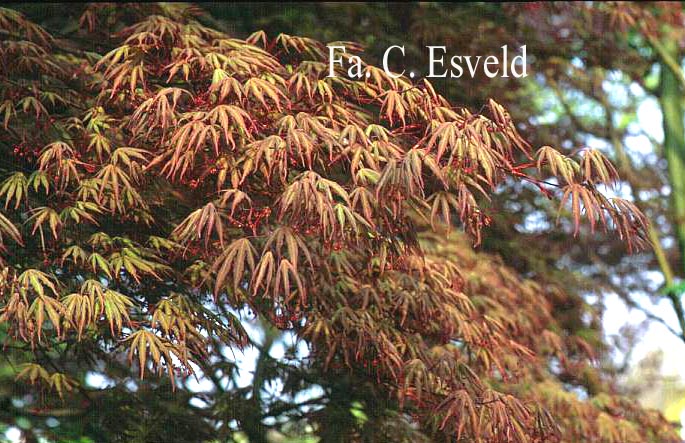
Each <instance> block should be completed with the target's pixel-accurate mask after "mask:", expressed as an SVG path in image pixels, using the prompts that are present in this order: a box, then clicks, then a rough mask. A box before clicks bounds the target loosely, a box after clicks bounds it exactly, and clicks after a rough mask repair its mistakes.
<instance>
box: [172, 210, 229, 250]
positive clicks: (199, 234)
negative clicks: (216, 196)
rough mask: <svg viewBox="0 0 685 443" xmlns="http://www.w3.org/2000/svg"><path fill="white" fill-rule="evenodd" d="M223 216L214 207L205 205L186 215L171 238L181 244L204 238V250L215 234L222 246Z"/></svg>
mask: <svg viewBox="0 0 685 443" xmlns="http://www.w3.org/2000/svg"><path fill="white" fill-rule="evenodd" d="M222 216H223V214H222V213H221V212H220V211H219V209H218V208H217V207H216V206H215V205H214V203H207V204H206V205H204V206H203V207H202V208H199V209H197V210H195V211H193V212H192V213H190V214H189V215H188V217H186V218H185V220H183V221H182V222H181V223H180V224H179V225H178V226H176V228H175V229H174V231H173V233H172V237H173V238H176V239H178V240H179V241H180V242H182V243H189V242H191V241H195V240H201V239H202V238H203V237H204V243H205V248H206V247H208V246H209V241H210V240H211V238H212V234H213V233H215V234H216V236H217V238H218V240H219V244H220V246H221V247H222V248H223V246H224V227H223V226H224V225H223V222H222V220H221V218H222Z"/></svg>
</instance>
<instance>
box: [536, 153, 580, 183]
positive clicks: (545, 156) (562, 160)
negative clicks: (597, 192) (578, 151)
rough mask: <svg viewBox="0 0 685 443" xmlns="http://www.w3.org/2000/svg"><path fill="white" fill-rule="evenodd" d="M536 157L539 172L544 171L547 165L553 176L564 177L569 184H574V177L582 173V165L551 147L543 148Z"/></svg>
mask: <svg viewBox="0 0 685 443" xmlns="http://www.w3.org/2000/svg"><path fill="white" fill-rule="evenodd" d="M535 155H536V157H537V168H538V170H539V171H542V168H543V166H544V165H545V164H546V165H547V166H548V168H549V170H550V172H551V173H552V175H555V176H560V177H562V178H563V179H564V181H566V183H567V184H571V183H573V182H574V177H575V176H576V174H578V173H579V172H580V165H579V164H578V163H577V162H576V161H575V160H573V159H572V158H569V157H566V156H565V155H563V154H562V153H560V152H559V151H557V150H556V149H554V148H552V147H551V146H543V147H542V148H540V149H538V151H537V153H536V154H535Z"/></svg>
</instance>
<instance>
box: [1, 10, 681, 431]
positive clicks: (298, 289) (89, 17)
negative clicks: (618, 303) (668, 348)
mask: <svg viewBox="0 0 685 443" xmlns="http://www.w3.org/2000/svg"><path fill="white" fill-rule="evenodd" d="M210 22H211V19H210V18H209V17H207V16H205V15H202V13H201V11H199V10H198V9H197V8H193V7H187V6H185V5H156V6H136V7H126V8H122V7H119V6H116V5H91V6H88V7H86V8H85V10H84V11H83V12H82V13H81V15H80V17H79V20H78V23H79V25H78V26H75V27H73V28H72V29H67V30H65V31H62V33H63V35H62V36H61V37H59V38H54V37H53V36H51V35H50V34H48V33H47V32H46V31H44V30H43V28H41V27H39V26H37V25H34V24H33V23H31V22H30V21H28V20H27V19H26V18H25V17H24V16H23V15H21V14H18V13H17V12H15V11H13V10H9V9H4V10H2V11H1V13H0V26H2V29H3V35H4V36H5V37H6V38H5V40H4V41H3V47H2V48H3V52H2V53H0V59H1V60H2V63H3V67H4V70H3V71H2V72H3V77H2V82H3V88H2V103H3V105H2V112H3V117H4V126H5V128H6V132H5V133H4V134H3V135H2V139H1V140H0V143H2V145H3V146H4V148H5V149H6V152H7V153H8V155H7V156H4V157H3V160H2V161H3V168H4V170H5V171H6V173H7V178H6V179H5V181H4V182H3V183H2V185H1V191H0V193H1V194H2V197H3V198H4V200H5V203H6V204H5V210H4V211H3V214H2V217H1V218H0V222H1V223H0V227H1V228H2V232H3V246H4V247H5V249H6V253H5V254H4V255H3V260H4V266H5V269H4V271H3V280H2V283H3V286H2V288H3V291H2V297H3V301H2V311H1V312H2V314H1V315H2V321H3V328H4V331H3V334H5V338H6V342H7V349H9V350H11V352H10V354H8V355H7V358H8V359H9V361H10V362H11V364H12V365H18V364H21V366H17V371H16V372H17V373H18V379H19V380H25V381H28V382H30V383H32V384H33V388H29V387H26V386H24V385H15V384H7V385H8V386H9V387H10V388H11V389H10V390H9V392H8V393H7V394H6V395H7V397H6V400H4V401H5V404H6V405H7V409H8V410H9V411H10V413H9V415H8V418H7V420H8V421H9V422H12V423H15V424H19V425H20V426H21V427H22V428H25V429H27V430H26V432H25V437H26V438H27V439H29V440H30V439H34V440H35V439H36V438H37V436H43V437H45V438H48V439H52V440H57V441H69V439H72V440H73V439H78V438H81V437H82V436H85V437H86V438H89V439H91V440H94V441H165V442H169V441H235V440H238V439H240V438H245V437H247V438H248V439H249V441H254V442H259V441H269V440H273V439H275V438H279V437H280V435H281V434H285V435H294V436H301V435H308V434H312V435H317V436H319V437H320V438H321V439H322V440H323V441H390V440H392V441H404V440H407V441H420V440H437V441H440V440H449V439H455V438H456V439H457V440H462V439H464V440H467V441H468V440H476V441H477V440H481V441H521V442H524V441H540V440H562V441H579V440H588V439H596V440H599V441H611V442H613V441H636V442H637V441H645V438H647V439H649V440H651V441H676V439H675V436H674V434H673V430H672V428H671V427H670V426H669V425H668V424H667V423H666V422H665V421H664V420H663V418H662V417H661V416H660V415H659V414H658V413H654V412H647V411H644V410H641V409H640V408H638V407H637V406H636V405H635V403H633V402H631V401H629V400H627V399H625V398H622V397H620V396H615V395H612V386H611V380H610V379H608V378H605V377H604V376H603V375H602V374H601V372H599V371H598V370H597V366H596V365H595V364H594V363H593V362H594V361H595V360H596V358H597V356H598V354H597V352H600V353H601V352H602V347H601V339H600V336H599V335H598V334H597V325H596V318H595V317H593V316H592V315H589V316H588V315H587V314H588V313H590V314H592V313H591V312H590V311H588V310H587V306H586V305H585V304H584V303H583V301H582V299H581V298H580V297H579V296H578V294H575V293H573V292H570V293H569V292H565V291H564V290H562V288H561V286H559V285H552V284H549V283H548V281H547V279H544V280H543V279H540V281H539V282H535V283H534V282H533V281H532V280H526V279H525V278H524V277H525V275H523V276H520V275H517V273H516V272H514V271H512V270H511V269H510V268H509V267H507V266H506V265H505V264H503V263H502V262H501V261H500V260H499V259H497V258H494V257H491V256H489V255H487V254H476V253H474V252H473V251H472V250H471V248H470V246H469V245H468V242H469V240H467V239H465V238H464V236H462V235H460V234H457V233H455V232H453V230H454V227H453V225H457V226H459V227H462V228H464V230H465V231H467V232H468V234H469V235H470V236H471V240H470V241H475V242H476V243H480V242H481V240H482V239H487V238H488V237H487V235H485V236H484V234H485V232H484V231H483V229H484V228H485V227H486V226H487V225H488V224H490V223H491V221H492V218H491V215H489V214H496V213H497V212H496V211H497V210H499V211H501V214H504V213H505V212H507V211H508V208H507V207H506V206H505V205H504V202H503V196H502V194H499V192H500V190H501V189H502V188H503V187H505V186H515V185H514V183H519V184H518V185H517V186H519V187H520V188H521V192H527V193H529V192H532V191H533V190H535V192H538V193H541V195H542V196H543V198H544V199H547V198H548V197H552V196H554V195H556V196H557V197H558V200H560V202H559V201H558V200H557V204H559V203H560V204H561V206H562V207H568V208H570V210H571V215H572V217H570V223H571V229H570V232H571V233H573V231H577V230H578V229H579V227H580V217H581V215H584V216H585V217H586V218H589V223H588V225H589V226H591V227H596V226H603V227H606V228H612V229H616V230H617V232H618V237H620V238H621V239H622V240H623V242H626V243H627V244H628V246H630V247H638V246H640V244H641V243H643V242H644V239H645V238H644V236H645V235H647V233H646V232H645V229H647V225H646V224H645V223H644V220H643V218H642V214H641V213H640V212H639V211H638V210H637V209H636V208H635V207H634V206H633V205H632V204H631V203H630V202H629V201H627V200H623V199H620V198H608V197H605V196H604V195H603V194H602V193H600V192H599V191H598V187H599V186H601V185H607V186H610V185H612V184H613V183H615V182H616V181H617V180H618V177H617V175H616V173H615V170H614V169H613V166H612V165H611V164H610V163H609V162H608V161H607V160H606V159H605V158H604V157H603V156H602V155H601V153H600V152H599V151H597V150H592V149H587V150H583V151H580V152H577V153H576V155H575V157H571V156H566V155H564V154H562V153H560V152H558V151H556V150H554V149H552V148H549V147H543V148H541V149H540V150H536V151H534V150H532V149H531V146H530V145H529V143H528V142H526V141H525V139H524V138H523V137H522V136H521V135H520V134H519V130H518V129H517V127H516V126H515V124H514V121H513V120H512V119H511V117H510V116H509V114H508V113H507V111H505V110H504V108H503V107H502V106H500V105H499V104H498V103H496V102H494V101H492V100H490V101H488V102H487V108H486V109H483V111H484V112H483V113H478V114H473V113H471V112H469V111H468V110H467V109H465V108H459V107H455V106H454V105H452V104H450V102H449V101H447V100H446V99H445V98H443V97H442V96H441V95H440V94H438V93H437V92H436V91H435V89H434V88H433V87H432V85H430V84H429V83H428V82H423V81H421V82H417V83H416V84H412V83H411V82H410V81H409V80H408V79H405V78H402V79H398V80H394V79H391V78H389V77H388V76H386V75H385V74H384V73H383V72H382V71H381V70H379V69H377V68H374V67H373V66H371V65H367V66H365V69H366V70H368V72H370V73H371V76H370V77H369V78H368V79H365V80H364V81H351V80H348V79H345V78H344V77H343V75H342V72H341V76H340V77H338V78H337V79H329V78H326V77H325V74H326V68H327V66H326V64H325V63H323V61H324V56H325V51H324V47H323V45H322V44H321V43H319V42H318V41H316V40H312V39H309V38H303V37H293V36H291V35H288V34H280V35H278V36H276V37H270V36H269V35H268V34H265V33H262V32H256V33H254V34H251V35H249V37H248V38H247V39H246V40H240V39H236V38H231V37H229V36H227V35H225V34H223V33H221V32H219V31H217V30H215V29H213V28H210V27H208V26H207V24H209V23H210ZM203 23H204V24H203ZM550 175H551V176H552V177H551V178H550V177H549V176H550ZM543 179H545V181H543ZM548 179H549V180H548ZM554 180H556V181H554ZM521 183H526V184H525V185H524V184H521ZM488 198H491V199H492V202H491V203H487V201H488ZM519 256H523V254H519V255H518V256H513V257H514V258H516V257H519ZM505 257H506V255H505ZM561 306H564V307H566V309H564V316H560V315H559V314H560V310H559V309H558V308H559V307H561ZM256 316H258V317H259V318H260V323H261V324H262V325H263V330H264V334H263V337H261V339H258V338H256V337H254V334H253V336H250V334H248V333H247V331H245V329H244V328H245V327H246V322H247V320H249V319H250V318H254V317H256ZM588 317H589V318H588ZM278 331H287V333H285V334H282V333H280V332H278ZM288 337H290V338H292V337H295V338H297V340H299V342H300V343H302V344H304V347H305V348H306V352H303V351H301V350H298V349H297V347H296V346H292V347H288V348H290V349H286V353H285V355H286V356H287V358H274V357H273V356H271V354H270V351H271V350H272V349H273V347H274V345H275V344H276V343H279V344H280V345H281V346H282V343H283V340H284V339H287V338H288ZM252 346H253V347H254V348H257V349H258V350H259V358H258V359H257V365H256V368H255V374H254V380H253V381H252V383H251V384H250V385H248V386H242V385H241V382H240V380H239V377H238V370H239V367H238V365H236V362H235V358H233V357H232V356H231V351H233V350H236V349H237V350H239V349H241V348H244V347H252ZM93 372H99V373H101V374H103V375H104V376H105V377H106V380H107V382H108V383H107V385H108V387H106V388H102V387H100V388H97V389H94V388H92V387H89V386H88V383H87V382H86V381H87V375H88V374H89V373H91V374H92V373H93ZM193 374H196V375H198V376H200V377H201V378H202V380H203V382H205V383H207V384H209V386H211V387H209V388H208V389H206V390H205V391H204V392H202V391H203V390H202V389H198V388H197V386H194V385H193V379H194V378H193ZM272 384H280V385H281V387H280V388H277V393H276V394H274V391H273V389H270V385H272ZM171 388H174V389H173V391H172V389H171ZM15 390H17V391H15ZM22 391H23V392H30V393H33V395H31V394H29V395H27V396H24V397H23V398H22V399H20V400H18V399H17V397H16V396H17V392H22ZM317 391H318V392H319V393H320V395H317ZM39 392H42V397H43V398H38V397H36V396H35V395H36V393H39ZM303 398H304V399H303ZM198 402H200V403H198ZM97 411H108V412H107V413H106V414H101V413H98V412H97ZM46 416H47V417H49V418H50V419H53V420H56V423H57V425H56V426H52V427H51V426H50V423H52V424H53V425H54V424H55V422H41V420H42V417H46ZM17 417H19V418H21V419H22V420H23V422H22V423H17ZM28 422H30V423H28ZM208 425H209V426H208ZM276 432H278V433H279V434H275V433H276Z"/></svg>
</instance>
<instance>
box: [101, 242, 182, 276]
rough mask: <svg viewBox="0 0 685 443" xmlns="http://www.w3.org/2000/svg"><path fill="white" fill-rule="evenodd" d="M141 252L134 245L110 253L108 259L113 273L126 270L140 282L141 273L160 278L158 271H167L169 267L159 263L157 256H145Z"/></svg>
mask: <svg viewBox="0 0 685 443" xmlns="http://www.w3.org/2000/svg"><path fill="white" fill-rule="evenodd" d="M142 252H143V251H141V250H139V249H138V248H135V247H125V248H122V249H121V251H119V252H114V253H112V255H110V257H109V260H108V261H109V263H110V265H111V267H112V270H113V272H114V275H120V274H121V272H122V271H126V272H127V273H128V274H129V275H130V276H131V277H133V279H134V280H135V281H137V282H140V277H141V274H148V275H151V276H153V277H155V278H157V279H158V280H161V278H162V277H161V276H160V274H159V273H160V272H165V271H167V270H168V269H169V267H168V266H167V265H164V264H162V263H160V262H159V259H158V258H157V257H155V256H150V257H147V256H144V255H143V253H142ZM146 255H151V254H146ZM148 258H151V260H148Z"/></svg>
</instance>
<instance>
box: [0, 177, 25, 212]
mask: <svg viewBox="0 0 685 443" xmlns="http://www.w3.org/2000/svg"><path fill="white" fill-rule="evenodd" d="M27 193H28V181H27V180H26V176H25V175H24V174H23V173H22V172H15V173H14V174H12V175H10V176H9V177H8V178H7V179H6V180H5V181H4V182H3V183H2V186H0V198H2V197H3V196H4V197H5V209H7V207H8V206H9V205H10V203H11V202H12V200H14V209H17V208H18V207H19V205H20V204H21V201H22V198H24V199H25V198H26V194H27Z"/></svg>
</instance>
